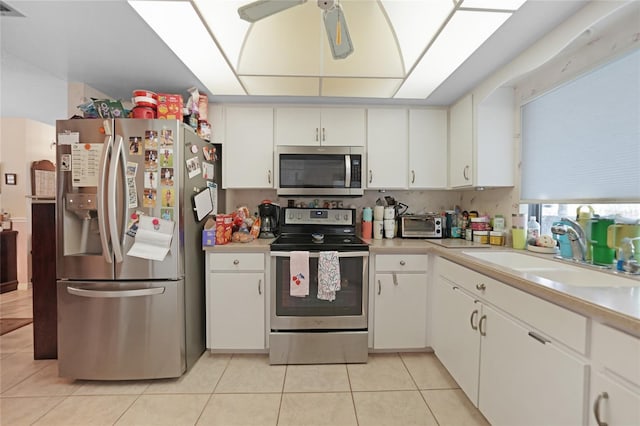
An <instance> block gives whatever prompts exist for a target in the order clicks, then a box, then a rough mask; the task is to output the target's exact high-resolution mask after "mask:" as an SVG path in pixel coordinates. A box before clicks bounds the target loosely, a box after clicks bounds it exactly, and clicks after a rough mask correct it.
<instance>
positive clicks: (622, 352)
mask: <svg viewBox="0 0 640 426" xmlns="http://www.w3.org/2000/svg"><path fill="white" fill-rule="evenodd" d="M591 345H592V346H591V349H592V351H591V352H592V358H593V359H592V372H591V385H590V389H591V393H590V401H589V406H590V407H589V408H591V409H590V410H589V422H588V423H589V425H590V426H599V425H604V424H608V425H611V426H615V425H638V424H640V361H639V360H640V339H638V338H637V337H634V336H631V335H628V334H626V333H623V332H621V331H619V330H616V329H614V328H611V327H608V326H606V325H603V324H600V323H597V322H594V324H593V328H592V339H591Z"/></svg>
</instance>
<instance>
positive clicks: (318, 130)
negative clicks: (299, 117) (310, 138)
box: [316, 127, 320, 142]
mask: <svg viewBox="0 0 640 426" xmlns="http://www.w3.org/2000/svg"><path fill="white" fill-rule="evenodd" d="M319 140H320V129H318V128H317V127H316V142H318V141H319Z"/></svg>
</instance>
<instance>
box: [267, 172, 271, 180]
mask: <svg viewBox="0 0 640 426" xmlns="http://www.w3.org/2000/svg"><path fill="white" fill-rule="evenodd" d="M267 183H271V170H269V173H267Z"/></svg>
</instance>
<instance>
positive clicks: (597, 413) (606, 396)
mask: <svg viewBox="0 0 640 426" xmlns="http://www.w3.org/2000/svg"><path fill="white" fill-rule="evenodd" d="M603 399H609V394H608V393H607V392H602V393H600V394H599V395H598V397H597V398H596V402H594V403H593V416H594V417H595V418H596V423H597V424H598V426H608V424H607V422H603V421H602V420H600V401H601V400H603Z"/></svg>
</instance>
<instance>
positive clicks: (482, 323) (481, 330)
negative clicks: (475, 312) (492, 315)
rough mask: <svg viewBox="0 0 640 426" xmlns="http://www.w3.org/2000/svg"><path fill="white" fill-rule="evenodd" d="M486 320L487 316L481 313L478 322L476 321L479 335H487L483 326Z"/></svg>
mask: <svg viewBox="0 0 640 426" xmlns="http://www.w3.org/2000/svg"><path fill="white" fill-rule="evenodd" d="M486 320H487V316H486V315H483V316H481V317H480V322H479V323H478V330H479V331H480V335H481V336H486V335H487V330H486V329H485V328H484V327H483V325H484V324H485V321H486Z"/></svg>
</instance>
